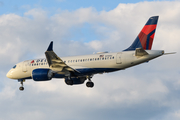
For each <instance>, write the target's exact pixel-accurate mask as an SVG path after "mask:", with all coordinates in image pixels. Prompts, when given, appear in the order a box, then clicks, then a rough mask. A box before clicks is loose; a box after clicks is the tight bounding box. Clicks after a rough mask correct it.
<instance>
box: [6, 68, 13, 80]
mask: <svg viewBox="0 0 180 120" xmlns="http://www.w3.org/2000/svg"><path fill="white" fill-rule="evenodd" d="M6 77H8V78H11V79H12V71H11V70H10V71H9V72H8V73H7V74H6Z"/></svg>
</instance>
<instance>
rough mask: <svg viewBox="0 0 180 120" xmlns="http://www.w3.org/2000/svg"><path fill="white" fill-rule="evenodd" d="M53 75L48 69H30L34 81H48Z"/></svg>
mask: <svg viewBox="0 0 180 120" xmlns="http://www.w3.org/2000/svg"><path fill="white" fill-rule="evenodd" d="M52 77H53V72H52V70H50V69H46V68H44V69H43V68H38V69H34V70H33V71H32V78H33V80H34V81H48V80H51V79H52Z"/></svg>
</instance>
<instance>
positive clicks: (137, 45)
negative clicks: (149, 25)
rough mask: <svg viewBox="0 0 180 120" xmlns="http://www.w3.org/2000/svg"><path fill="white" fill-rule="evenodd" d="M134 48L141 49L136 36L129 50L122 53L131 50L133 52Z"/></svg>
mask: <svg viewBox="0 0 180 120" xmlns="http://www.w3.org/2000/svg"><path fill="white" fill-rule="evenodd" d="M136 48H143V47H142V45H141V42H140V40H139V36H137V38H136V39H135V40H134V42H133V44H132V45H131V46H130V47H129V48H127V49H125V50H124V51H131V50H135V49H136Z"/></svg>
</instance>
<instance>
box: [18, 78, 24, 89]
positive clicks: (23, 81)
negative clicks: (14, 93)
mask: <svg viewBox="0 0 180 120" xmlns="http://www.w3.org/2000/svg"><path fill="white" fill-rule="evenodd" d="M18 81H19V82H21V87H19V90H20V91H23V90H24V87H23V82H25V80H18Z"/></svg>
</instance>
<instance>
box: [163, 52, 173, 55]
mask: <svg viewBox="0 0 180 120" xmlns="http://www.w3.org/2000/svg"><path fill="white" fill-rule="evenodd" d="M169 54H176V52H171V53H164V55H169Z"/></svg>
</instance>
